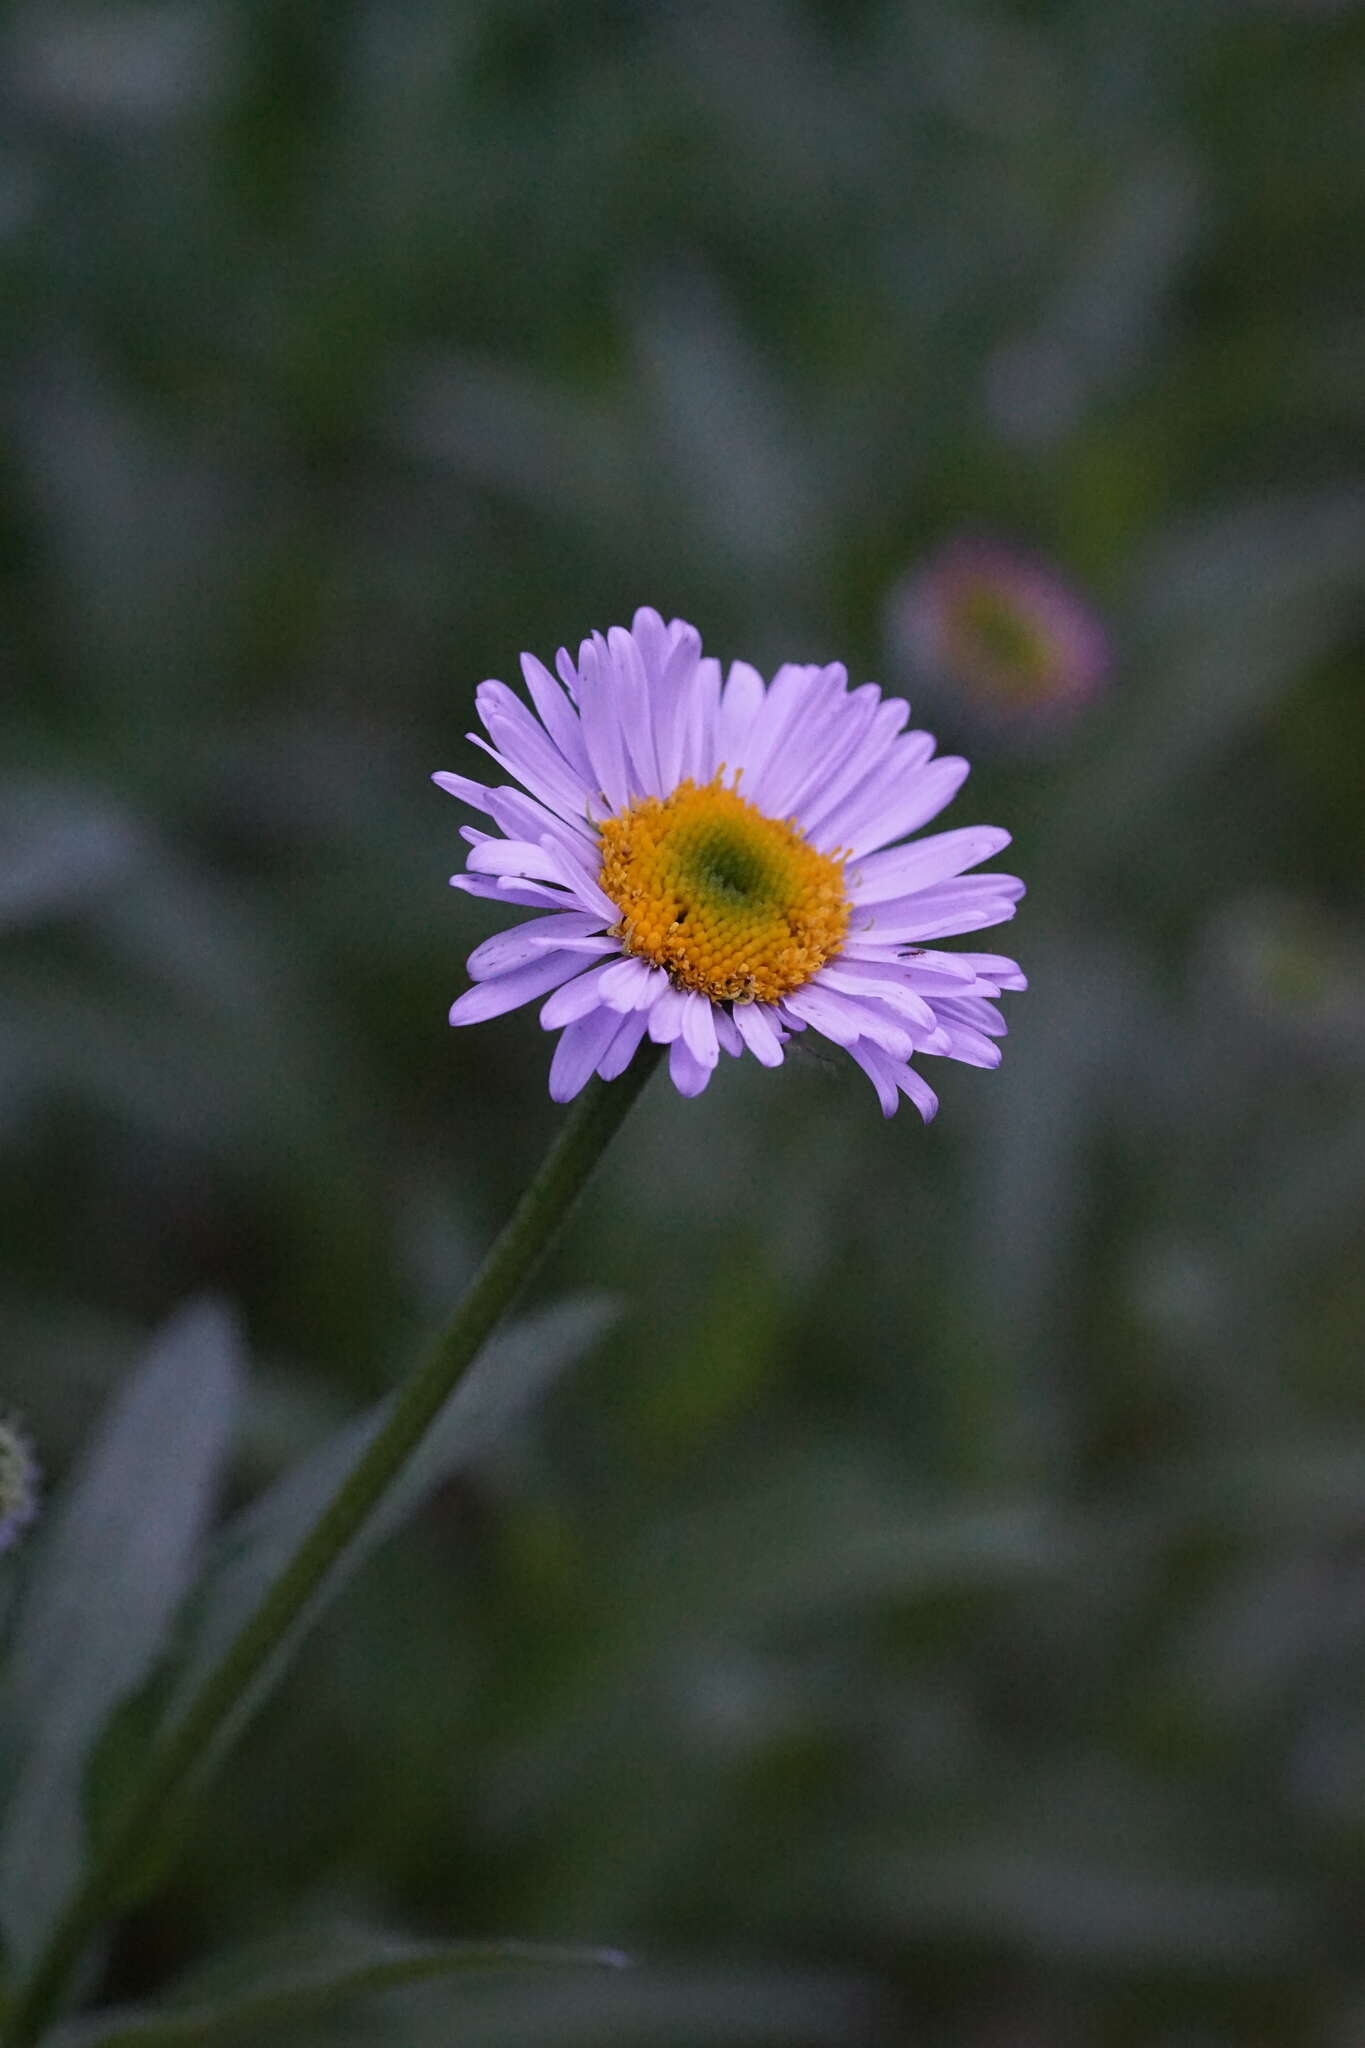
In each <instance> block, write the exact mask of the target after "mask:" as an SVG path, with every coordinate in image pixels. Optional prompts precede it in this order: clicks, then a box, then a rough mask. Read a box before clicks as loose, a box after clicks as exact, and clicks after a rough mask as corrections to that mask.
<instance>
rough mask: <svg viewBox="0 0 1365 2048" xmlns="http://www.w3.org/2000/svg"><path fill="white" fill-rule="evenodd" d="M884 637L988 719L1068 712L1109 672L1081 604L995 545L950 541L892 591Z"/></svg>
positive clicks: (1102, 639) (1051, 575) (1105, 647)
mask: <svg viewBox="0 0 1365 2048" xmlns="http://www.w3.org/2000/svg"><path fill="white" fill-rule="evenodd" d="M889 627H890V634H891V638H892V640H893V642H894V644H895V646H896V647H897V649H898V650H899V651H900V652H901V653H903V654H904V655H905V656H907V657H908V659H909V660H910V661H911V663H912V664H913V665H914V667H915V668H916V669H917V670H919V672H920V673H921V674H922V675H924V676H927V677H929V678H930V679H932V680H937V681H939V682H943V683H947V684H950V685H952V686H953V688H954V689H955V690H956V691H957V692H958V693H959V694H960V696H961V698H962V699H963V700H964V701H965V703H966V705H967V707H968V708H969V709H970V710H972V711H975V712H976V713H977V714H978V715H979V716H980V717H981V718H982V719H983V720H984V721H986V722H987V723H990V724H995V725H1005V724H1008V725H1012V726H1015V727H1017V726H1018V725H1020V724H1021V723H1036V722H1037V721H1039V720H1043V719H1054V718H1056V717H1058V716H1060V715H1064V714H1065V713H1067V712H1068V711H1072V710H1075V709H1077V708H1079V706H1080V705H1081V704H1082V703H1083V702H1084V700H1085V699H1086V698H1087V697H1089V696H1091V695H1092V694H1093V693H1094V691H1095V690H1096V689H1097V688H1098V686H1099V684H1100V683H1101V682H1102V681H1103V679H1104V677H1105V675H1106V673H1107V672H1108V669H1109V643H1108V640H1107V638H1106V636H1105V633H1104V629H1103V627H1102V626H1101V625H1100V622H1099V620H1098V619H1097V618H1096V616H1095V614H1094V613H1093V612H1092V611H1091V609H1090V608H1089V606H1088V605H1087V604H1085V603H1084V601H1083V600H1082V599H1081V598H1080V597H1079V596H1077V594H1076V592H1075V591H1074V590H1072V589H1071V588H1070V587H1069V585H1068V584H1066V583H1065V582H1064V581H1063V580H1062V578H1061V577H1060V576H1059V575H1058V574H1057V573H1056V571H1055V570H1053V569H1051V568H1049V567H1048V566H1047V565H1046V564H1045V563H1043V562H1041V561H1038V560H1035V559H1034V558H1033V557H1031V556H1029V555H1025V554H1023V553H1021V552H1020V551H1019V550H1017V549H1015V548H1010V547H1006V546H1005V545H1004V544H1003V543H1002V542H1000V541H988V540H970V539H967V540H956V541H951V542H949V544H948V545H947V546H946V547H944V548H942V549H940V551H939V552H938V554H936V555H934V556H932V557H931V558H930V560H929V561H928V562H927V563H926V564H925V565H924V567H923V568H922V569H920V570H919V571H918V572H917V573H916V574H915V575H913V576H911V577H909V578H907V580H906V581H905V582H904V583H903V584H901V585H900V586H899V588H898V589H897V590H896V591H895V592H894V593H893V594H892V598H891V602H890V607H889Z"/></svg>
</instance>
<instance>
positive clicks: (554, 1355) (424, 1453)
mask: <svg viewBox="0 0 1365 2048" xmlns="http://www.w3.org/2000/svg"><path fill="white" fill-rule="evenodd" d="M615 1313H616V1311H615V1309H614V1307H613V1306H612V1305H611V1304H609V1303H608V1302H606V1301H604V1300H602V1299H600V1298H597V1299H594V1298H587V1297H584V1298H580V1299H577V1300H573V1301H568V1302H563V1303H561V1304H559V1306H557V1307H555V1308H552V1309H546V1310H543V1311H542V1312H540V1313H539V1314H537V1315H533V1316H528V1317H525V1318H524V1319H523V1320H522V1321H520V1322H518V1323H515V1324H513V1325H512V1326H511V1327H510V1328H509V1329H507V1330H504V1331H502V1332H501V1333H500V1334H499V1335H498V1336H496V1337H494V1338H493V1339H492V1340H491V1342H490V1343H488V1344H487V1345H486V1346H485V1348H484V1350H483V1351H482V1352H481V1353H480V1355H479V1358H478V1361H477V1362H476V1364H475V1365H474V1366H473V1368H472V1369H471V1370H470V1372H469V1373H468V1374H467V1375H466V1377H465V1379H464V1380H463V1381H462V1383H461V1384H460V1386H459V1387H458V1388H457V1390H456V1392H455V1393H454V1395H453V1396H452V1397H451V1399H450V1401H449V1402H448V1403H447V1405H446V1408H445V1410H444V1412H443V1413H442V1414H441V1415H440V1417H439V1418H438V1419H437V1421H436V1422H435V1424H434V1425H433V1426H432V1428H431V1430H430V1432H429V1433H428V1435H427V1437H426V1439H425V1440H424V1442H423V1443H422V1445H421V1447H420V1449H419V1450H418V1451H417V1453H416V1455H415V1456H414V1457H413V1458H412V1460H411V1461H410V1463H409V1464H408V1466H407V1467H406V1469H405V1470H404V1472H403V1473H402V1474H401V1476H400V1477H399V1478H398V1480H397V1481H396V1482H395V1484H394V1485H393V1486H392V1488H391V1489H390V1491H389V1492H388V1494H387V1495H386V1496H385V1497H384V1499H383V1500H382V1501H381V1503H380V1505H379V1507H378V1509H377V1510H376V1512H375V1513H374V1514H373V1515H372V1516H371V1518H370V1520H369V1522H368V1523H367V1524H366V1525H365V1527H364V1528H363V1529H362V1530H361V1531H360V1532H359V1534H358V1535H357V1536H356V1537H355V1538H354V1540H353V1541H352V1542H351V1543H350V1544H348V1546H347V1547H346V1549H345V1550H344V1551H343V1552H342V1553H341V1555H340V1556H339V1557H338V1559H337V1561H336V1563H335V1564H334V1565H333V1567H332V1569H331V1571H330V1572H329V1573H328V1576H327V1578H326V1579H325V1580H324V1582H323V1584H322V1586H321V1587H320V1588H319V1590H318V1593H317V1594H316V1596H315V1598H314V1599H313V1600H312V1601H311V1602H310V1603H309V1605H308V1606H307V1607H306V1608H305V1610H304V1612H303V1614H302V1615H301V1616H300V1618H299V1620H298V1622H297V1623H296V1624H295V1626H294V1628H293V1629H292V1630H291V1632H290V1634H289V1635H288V1637H287V1638H286V1639H285V1642H284V1644H283V1645H282V1646H281V1649H280V1651H279V1652H278V1653H277V1655H276V1656H275V1658H274V1659H273V1660H272V1662H271V1664H270V1665H269V1666H268V1667H267V1669H266V1671H265V1673H264V1674H263V1675H262V1677H261V1679H260V1680H259V1681H258V1683H257V1685H256V1686H255V1687H254V1688H252V1689H251V1690H250V1691H249V1692H248V1694H247V1695H246V1697H245V1698H244V1699H243V1700H242V1701H241V1702H240V1704H239V1707H238V1711H237V1714H236V1716H235V1717H234V1720H233V1722H232V1723H231V1724H229V1727H228V1728H226V1729H225V1730H224V1733H223V1740H224V1741H226V1740H229V1739H230V1736H231V1733H232V1730H233V1729H234V1728H235V1727H236V1726H238V1725H240V1721H241V1719H242V1718H243V1717H244V1716H245V1715H247V1714H249V1713H250V1712H251V1711H252V1710H253V1709H254V1707H255V1706H256V1705H257V1704H258V1703H259V1701H260V1699H261V1698H262V1697H263V1695H264V1694H265V1693H266V1692H268V1691H269V1689H270V1687H271V1686H272V1685H273V1683H274V1682H275V1680H276V1679H277V1678H278V1676H279V1673H280V1671H281V1670H282V1668H283V1666H284V1664H285V1663H286V1662H287V1661H288V1658H289V1656H290V1655H291V1654H292V1651H293V1649H294V1648H295V1647H296V1645H297V1643H298V1642H299V1640H300V1638H301V1637H302V1636H303V1635H304V1634H305V1633H306V1632H307V1630H308V1629H309V1628H310V1627H311V1625H312V1623H313V1622H314V1621H315V1620H316V1619H317V1617H318V1615H319V1614H320V1613H321V1612H322V1611H323V1609H324V1608H325V1607H327V1606H328V1605H329V1604H330V1603H331V1601H332V1600H334V1599H335V1598H336V1596H337V1594H338V1593H339V1592H340V1591H341V1590H342V1588H343V1587H344V1586H345V1584H346V1583H347V1581H348V1580H349V1579H350V1578H351V1577H352V1576H353V1575H354V1573H355V1572H356V1571H357V1570H358V1569H359V1567H360V1566H361V1565H362V1564H363V1563H364V1561H365V1559H366V1558H367V1557H369V1556H370V1555H371V1553H372V1552H373V1551H374V1550H375V1549H376V1548H377V1546H378V1545H379V1544H380V1543H382V1542H383V1541H384V1539H385V1538H386V1537H387V1536H389V1535H390V1534H392V1532H393V1531H394V1530H395V1529H396V1528H398V1527H399V1526H400V1525H401V1524H402V1523H403V1522H404V1521H406V1520H407V1518H408V1517H409V1515H411V1514H412V1513H413V1512H414V1510H415V1509H416V1508H418V1507H419V1506H420V1505H421V1503H422V1502H423V1501H424V1500H425V1499H426V1498H427V1497H428V1496H429V1495H430V1494H431V1493H432V1492H433V1491H434V1490H435V1488H436V1487H437V1486H439V1485H440V1484H441V1483H442V1482H443V1481H444V1480H445V1479H447V1478H449V1477H450V1475H451V1474H452V1473H453V1472H456V1471H458V1470H460V1469H461V1467H463V1466H465V1465H467V1464H469V1463H470V1462H471V1460H473V1459H474V1458H477V1457H481V1456H482V1455H483V1454H484V1452H485V1451H487V1450H488V1448H489V1447H490V1445H492V1444H493V1443H494V1442H496V1441H497V1439H498V1438H499V1437H500V1436H501V1434H502V1432H503V1430H504V1428H505V1427H506V1426H507V1424H508V1423H509V1422H511V1421H512V1420H513V1418H514V1417H515V1416H516V1415H518V1414H520V1413H521V1412H522V1411H523V1410H524V1409H526V1408H527V1407H529V1406H530V1405H531V1403H532V1402H533V1401H534V1400H535V1398H536V1397H537V1396H538V1395H539V1394H540V1393H541V1392H542V1391H543V1390H544V1388H545V1387H546V1386H547V1385H548V1384H549V1382H550V1381H551V1380H552V1379H553V1378H554V1377H555V1376H556V1375H557V1374H558V1373H560V1372H562V1371H563V1370H564V1369H565V1368H566V1367H567V1366H568V1365H570V1364H572V1363H573V1362H574V1361H575V1360H576V1359H577V1358H579V1357H581V1356H582V1354H583V1353H584V1352H585V1351H586V1350H587V1349H588V1348H589V1346H590V1345H591V1344H592V1343H593V1342H595V1340H596V1339H597V1338H598V1337H599V1336H600V1335H601V1333H602V1331H603V1330H604V1329H605V1328H606V1327H607V1325H608V1324H609V1323H610V1322H611V1320H612V1319H613V1317H614V1315H615ZM388 1408H389V1400H388V1399H386V1400H384V1401H382V1402H380V1403H379V1404H378V1405H377V1406H376V1407H375V1408H373V1409H371V1410H370V1411H369V1413H368V1414H366V1415H363V1416H361V1417H359V1418H358V1419H357V1420H356V1421H354V1422H351V1423H348V1424H346V1426H345V1427H344V1428H342V1429H340V1430H338V1431H337V1432H336V1434H335V1435H334V1436H333V1437H331V1438H330V1439H329V1440H328V1441H327V1442H326V1443H325V1444H323V1445H321V1446H320V1447H319V1448H318V1450H317V1451H315V1452H314V1453H313V1455H312V1456H311V1457H308V1458H306V1459H304V1460H303V1462H302V1463H301V1464H299V1465H296V1466H294V1467H293V1468H292V1469H291V1470H290V1471H288V1472H286V1473H285V1474H284V1476H283V1477H282V1478H281V1479H280V1480H279V1481H277V1483H276V1484H275V1485H274V1486H273V1487H271V1488H270V1489H269V1490H268V1491H267V1492H266V1493H264V1494H262V1495H261V1496H260V1498H259V1499H258V1500H256V1501H254V1502H253V1503H252V1504H251V1506H250V1507H249V1508H247V1509H246V1510H245V1512H244V1513H243V1514H241V1515H240V1516H239V1517H238V1518H237V1520H236V1521H235V1522H234V1523H233V1524H232V1525H231V1526H230V1527H229V1528H228V1529H227V1530H226V1531H225V1532H224V1535H223V1538H222V1542H221V1547H220V1550H219V1553H218V1557H217V1561H216V1564H215V1565H214V1566H213V1567H211V1569H210V1571H209V1573H208V1574H206V1577H205V1581H204V1585H203V1589H202V1597H200V1598H199V1599H198V1600H197V1602H196V1605H195V1610H194V1613H193V1615H192V1617H191V1620H190V1626H189V1629H188V1631H187V1638H186V1644H185V1649H184V1654H183V1660H182V1663H181V1669H180V1672H179V1675H178V1678H177V1680H176V1683H175V1685H174V1689H173V1692H172V1697H171V1701H170V1705H169V1707H168V1710H167V1716H166V1726H167V1727H170V1726H173V1725H174V1723H175V1722H176V1721H177V1720H178V1719H179V1717H180V1715H181V1714H182V1713H183V1712H184V1710H185V1708H186V1707H187V1706H188V1704H189V1702H190V1701H191V1699H192V1698H193V1697H194V1695H195V1693H196V1692H197V1691H198V1689H199V1686H200V1685H201V1684H202V1682H203V1680H204V1679H205V1677H206V1676H207V1675H208V1673H209V1672H210V1671H211V1670H212V1669H213V1667H214V1666H215V1665H216V1664H217V1662H218V1660H219V1658H220V1657H221V1656H222V1655H223V1653H224V1652H225V1651H226V1650H227V1648H228V1647H229V1645H230V1644H231V1642H232V1641H233V1639H234V1637H235V1636H236V1635H237V1633H238V1631H239V1629H241V1627H242V1626H243V1624H244V1623H245V1622H246V1620H247V1619H248V1617H249V1616H250V1615H251V1613H252V1612H253V1611H254V1609H255V1607H256V1605H257V1603H258V1602H259V1600H260V1598H261V1595H262V1594H263V1593H264V1591H265V1589H266V1587H267V1586H268V1585H269V1584H270V1583H271V1581H272V1580H273V1579H274V1578H275V1577H276V1576H277V1575H278V1573H279V1572H280V1571H281V1570H282V1569H283V1567H284V1565H285V1564H286V1563H287V1562H288V1560H289V1559H290V1557H292V1555H293V1553H294V1551H295V1550H296V1549H297V1547H298V1545H299V1543H300V1542H301V1541H302V1539H303V1537H304V1535H305V1534H306V1533H307V1531H308V1529H309V1528H310V1527H311V1526H312V1524H313V1522H314V1521H315V1520H316V1519H317V1517H318V1515H319V1514H320V1512H321V1511H322V1509H323V1507H324V1506H325V1505H326V1503H327V1501H328V1500H329V1499H330V1498H331V1496H332V1494H333V1493H334V1492H335V1491H336V1489H337V1487H338V1486H339V1485H340V1483H341V1481H342V1480H343V1479H344V1478H345V1476H346V1474H347V1472H349V1470H350V1469H351V1466H352V1465H353V1464H354V1463H355V1461H356V1459H357V1458H358V1457H359V1455H360V1453H361V1451H362V1450H363V1448H364V1446H365V1445H366V1444H367V1443H368V1442H369V1440H370V1439H371V1437H373V1436H374V1435H375V1433H376V1432H377V1431H378V1430H379V1429H380V1428H381V1427H382V1425H383V1422H384V1419H385V1416H386V1414H387V1412H388Z"/></svg>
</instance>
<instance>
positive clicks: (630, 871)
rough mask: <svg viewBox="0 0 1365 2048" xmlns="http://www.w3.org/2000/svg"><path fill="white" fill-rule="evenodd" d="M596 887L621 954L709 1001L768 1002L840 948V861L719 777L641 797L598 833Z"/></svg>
mask: <svg viewBox="0 0 1365 2048" xmlns="http://www.w3.org/2000/svg"><path fill="white" fill-rule="evenodd" d="M600 831H601V837H602V867H601V872H600V874H599V877H598V879H599V881H600V882H601V885H602V888H603V889H604V890H605V892H606V894H607V895H608V896H610V898H611V900H612V902H613V903H615V904H618V905H619V906H620V910H621V921H620V923H619V925H617V926H615V927H614V930H615V932H616V935H617V937H619V938H620V940H621V943H622V945H623V947H624V949H625V951H626V952H627V953H632V954H634V955H635V956H636V957H637V958H639V959H641V960H648V961H649V962H650V963H651V965H653V966H655V967H662V968H663V969H664V971H665V973H666V974H667V975H668V977H669V979H670V980H671V981H672V983H673V986H674V987H675V988H679V989H689V990H693V991H695V992H696V993H697V994H699V995H704V996H709V997H710V999H711V1001H712V1002H738V1003H749V1002H760V1003H772V1002H776V1001H777V1000H778V999H779V998H780V997H782V996H784V995H789V994H790V993H791V991H792V990H793V989H796V988H800V986H801V984H802V983H803V982H806V981H809V980H810V978H811V976H812V975H813V974H815V973H816V972H817V971H818V969H819V968H821V967H822V966H823V965H824V963H825V961H826V960H828V959H829V957H830V955H831V954H832V953H835V952H837V951H838V948H839V946H840V945H841V944H842V942H843V938H844V934H845V932H846V931H847V930H848V920H849V907H850V906H849V900H848V896H847V893H846V891H845V887H844V864H843V861H842V860H841V859H839V858H838V857H836V856H835V855H832V854H825V853H817V852H816V850H815V848H814V847H813V846H810V845H808V844H807V842H806V841H805V840H804V839H803V838H802V836H801V834H800V832H799V831H798V830H797V828H796V826H795V825H794V824H793V823H791V822H790V821H788V820H786V819H779V818H767V817H765V816H764V815H763V813H762V812H761V811H760V810H758V809H757V808H756V806H755V805H753V804H751V803H750V802H749V801H748V799H747V798H745V797H742V796H741V795H740V794H739V791H738V789H737V788H727V787H725V785H724V784H723V783H722V781H721V778H720V776H719V775H717V776H716V778H715V780H714V781H712V782H708V783H705V784H702V785H700V786H699V785H698V784H697V783H695V782H691V781H687V782H680V783H679V784H678V787H677V788H676V789H675V790H674V791H673V792H672V794H671V795H669V796H666V797H656V796H648V797H641V798H640V800H639V801H638V802H637V803H634V804H632V805H631V806H630V809H629V810H626V811H622V812H621V813H620V814H619V815H618V816H616V817H614V818H608V819H607V820H606V821H605V822H604V823H603V825H602V826H601V827H600Z"/></svg>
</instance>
